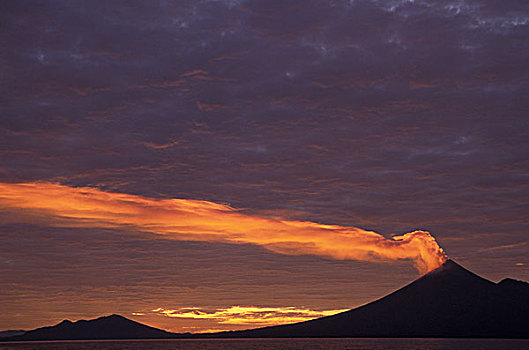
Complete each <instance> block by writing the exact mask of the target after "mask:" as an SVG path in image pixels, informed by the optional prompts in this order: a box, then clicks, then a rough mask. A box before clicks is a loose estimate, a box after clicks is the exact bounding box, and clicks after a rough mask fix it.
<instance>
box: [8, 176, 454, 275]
mask: <svg viewBox="0 0 529 350" xmlns="http://www.w3.org/2000/svg"><path fill="white" fill-rule="evenodd" d="M0 206H1V207H3V208H4V209H7V210H15V211H19V212H23V213H33V214H38V215H39V217H40V218H44V220H45V221H46V222H47V223H48V224H49V225H52V226H79V227H110V228H128V229H136V230H140V231H145V232H151V233H155V234H160V235H164V236H165V237H167V238H169V239H176V240H188V241H207V242H228V243H246V244H256V245H260V246H263V247H265V248H266V249H269V250H271V251H274V252H277V253H281V254H289V255H301V254H312V255H318V256H325V257H330V258H334V259H351V260H362V261H378V262H391V261H395V260H398V259H409V260H411V261H413V262H414V264H415V266H416V267H417V269H418V270H419V271H420V272H427V271H430V270H432V269H434V268H436V267H438V266H439V265H440V264H442V263H443V261H444V260H445V259H446V255H445V253H444V252H443V250H442V248H440V247H439V245H438V244H437V242H436V241H435V239H434V238H433V236H432V235H431V234H430V233H428V232H426V231H413V232H409V233H406V234H404V235H402V236H394V237H392V238H391V239H388V238H385V237H384V236H382V235H380V234H378V233H376V232H372V231H367V230H364V229H361V228H357V227H350V226H339V225H323V224H319V223H315V222H308V221H293V220H286V219H283V218H280V217H275V218H267V217H260V216H253V215H245V214H242V213H240V212H239V211H237V209H235V208H233V207H230V206H228V205H224V204H218V203H213V202H208V201H199V200H188V199H153V198H147V197H142V196H137V195H130V194H122V193H113V192H105V191H102V190H99V189H96V188H87V187H77V188H76V187H69V186H64V185H60V184H51V183H16V184H13V183H0Z"/></svg>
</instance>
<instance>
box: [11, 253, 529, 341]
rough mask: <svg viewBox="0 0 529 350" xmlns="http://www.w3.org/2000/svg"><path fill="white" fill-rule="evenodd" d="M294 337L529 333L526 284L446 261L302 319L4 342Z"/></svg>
mask: <svg viewBox="0 0 529 350" xmlns="http://www.w3.org/2000/svg"><path fill="white" fill-rule="evenodd" d="M290 337H406V338H424V337H428V338H529V283H526V282H522V281H516V280H513V279H510V278H506V279H504V280H502V281H501V282H499V283H494V282H491V281H488V280H486V279H484V278H482V277H480V276H478V275H476V274H474V273H472V272H470V271H468V270H467V269H465V268H463V267H462V266H460V265H458V264H457V263H455V262H454V261H452V260H447V261H446V262H445V263H444V264H443V265H442V266H440V267H439V268H437V269H435V270H433V271H431V272H430V273H428V274H426V275H424V276H422V277H421V278H419V279H417V280H416V281H414V282H412V283H410V284H409V285H407V286H405V287H403V288H401V289H399V290H397V291H395V292H393V293H391V294H389V295H387V296H385V297H383V298H381V299H378V300H376V301H373V302H371V303H369V304H366V305H364V306H361V307H358V308H356V309H353V310H349V311H346V312H342V313H339V314H336V315H333V316H327V317H323V318H319V319H315V320H311V321H306V322H301V323H294V324H288V325H282V326H273V327H264V328H258V329H249V330H244V331H231V332H220V333H208V334H189V333H187V334H176V333H170V332H166V331H163V330H160V329H156V328H153V327H149V326H146V325H143V324H141V323H137V322H134V321H132V320H129V319H126V318H125V317H122V316H118V315H112V316H106V317H100V318H98V319H95V320H89V321H84V320H81V321H77V322H74V323H72V322H70V321H63V322H61V323H59V324H57V325H55V326H52V327H43V328H38V329H36V330H33V331H28V332H26V333H25V334H23V335H19V336H15V337H10V338H5V339H2V340H3V341H4V340H72V339H127V338H128V339H140V338H142V339H153V338H290Z"/></svg>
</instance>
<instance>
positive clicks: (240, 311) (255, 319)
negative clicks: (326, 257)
mask: <svg viewBox="0 0 529 350" xmlns="http://www.w3.org/2000/svg"><path fill="white" fill-rule="evenodd" d="M347 310H348V309H340V310H321V311H316V310H310V309H305V308H296V307H259V306H239V305H237V306H230V307H228V308H222V309H216V310H215V311H213V312H208V311H204V310H202V309H200V308H196V307H189V308H179V309H177V310H169V309H163V308H157V309H154V310H152V312H155V313H158V314H160V315H164V316H167V317H174V318H185V319H201V320H215V321H216V322H217V323H218V324H229V325H253V326H256V325H258V326H274V325H279V324H286V323H295V322H303V321H308V320H312V319H315V318H319V317H324V316H331V315H335V314H337V313H340V312H344V311H347Z"/></svg>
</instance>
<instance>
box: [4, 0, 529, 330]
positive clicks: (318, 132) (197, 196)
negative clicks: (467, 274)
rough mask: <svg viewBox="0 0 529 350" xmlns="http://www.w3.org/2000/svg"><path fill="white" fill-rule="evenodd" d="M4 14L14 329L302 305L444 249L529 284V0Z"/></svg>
mask: <svg viewBox="0 0 529 350" xmlns="http://www.w3.org/2000/svg"><path fill="white" fill-rule="evenodd" d="M0 23H2V25H1V26H0V40H1V42H2V47H3V49H2V50H1V51H0V62H1V66H0V91H1V94H0V99H1V103H0V145H1V146H0V157H1V158H0V159H1V162H0V190H1V191H0V242H1V244H0V266H1V267H0V271H1V273H0V285H1V288H0V309H1V310H2V313H1V315H0V329H32V328H35V327H40V326H45V325H51V324H55V323H58V322H60V321H61V320H63V319H70V320H78V319H89V318H94V317H98V316H101V315H108V314H113V313H114V314H121V315H123V316H125V317H128V318H131V319H134V320H136V321H138V322H142V323H146V324H149V325H152V326H155V327H160V328H163V329H167V330H171V331H175V332H200V331H215V330H228V329H245V328H253V327H259V326H265V325H272V324H280V323H286V322H295V321H302V320H306V319H310V318H314V317H320V316H324V315H330V314H333V313H336V312H339V311H343V310H346V309H350V308H353V307H356V306H359V305H362V304H365V303H367V302H369V301H372V300H375V299H377V298H379V297H382V296H384V295H386V294H388V293H390V292H392V291H394V290H395V289H397V288H399V287H402V286H404V285H406V284H407V283H409V282H411V281H413V280H414V279H416V278H418V277H419V276H420V275H421V274H422V273H425V272H426V271H429V270H431V268H433V267H435V266H437V265H438V263H441V262H442V261H443V259H445V258H446V257H448V258H451V259H454V260H455V261H457V262H458V263H459V264H461V265H463V266H464V267H466V268H468V269H470V270H472V271H473V272H475V273H477V274H479V275H481V276H483V277H485V278H488V279H491V280H493V281H499V280H501V279H503V278H505V277H512V278H515V279H520V280H525V281H529V215H527V213H528V212H529V99H527V96H528V95H529V40H528V39H529V5H528V4H527V2H526V1H524V0H519V1H515V0H506V1H501V2H500V1H493V0H488V1H486V0H440V1H433V0H428V1H427V0H415V1H413V0H387V1H382V0H348V1H340V0H332V1H323V0H322V1H310V0H309V1H289V0H267V1H264V0H263V1H257V0H196V1H113V2H107V1H51V0H50V1H4V2H1V3H0ZM432 256H433V257H434V258H432Z"/></svg>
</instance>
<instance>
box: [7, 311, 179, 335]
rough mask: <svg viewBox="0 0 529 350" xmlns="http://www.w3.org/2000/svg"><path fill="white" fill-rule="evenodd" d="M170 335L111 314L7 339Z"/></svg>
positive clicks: (66, 321) (66, 322)
mask: <svg viewBox="0 0 529 350" xmlns="http://www.w3.org/2000/svg"><path fill="white" fill-rule="evenodd" d="M172 335H173V336H174V335H175V334H174V333H170V332H166V331H164V330H161V329H157V328H154V327H149V326H146V325H144V324H141V323H138V322H135V321H132V320H129V319H127V318H125V317H123V316H119V315H111V316H104V317H100V318H97V319H94V320H88V321H86V320H80V321H77V322H71V321H68V320H64V321H62V322H61V323H59V324H57V325H55V326H51V327H42V328H37V329H35V330H32V331H28V332H26V333H24V334H23V335H19V336H15V337H10V338H9V339H8V340H73V339H156V338H168V337H170V336H172Z"/></svg>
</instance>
